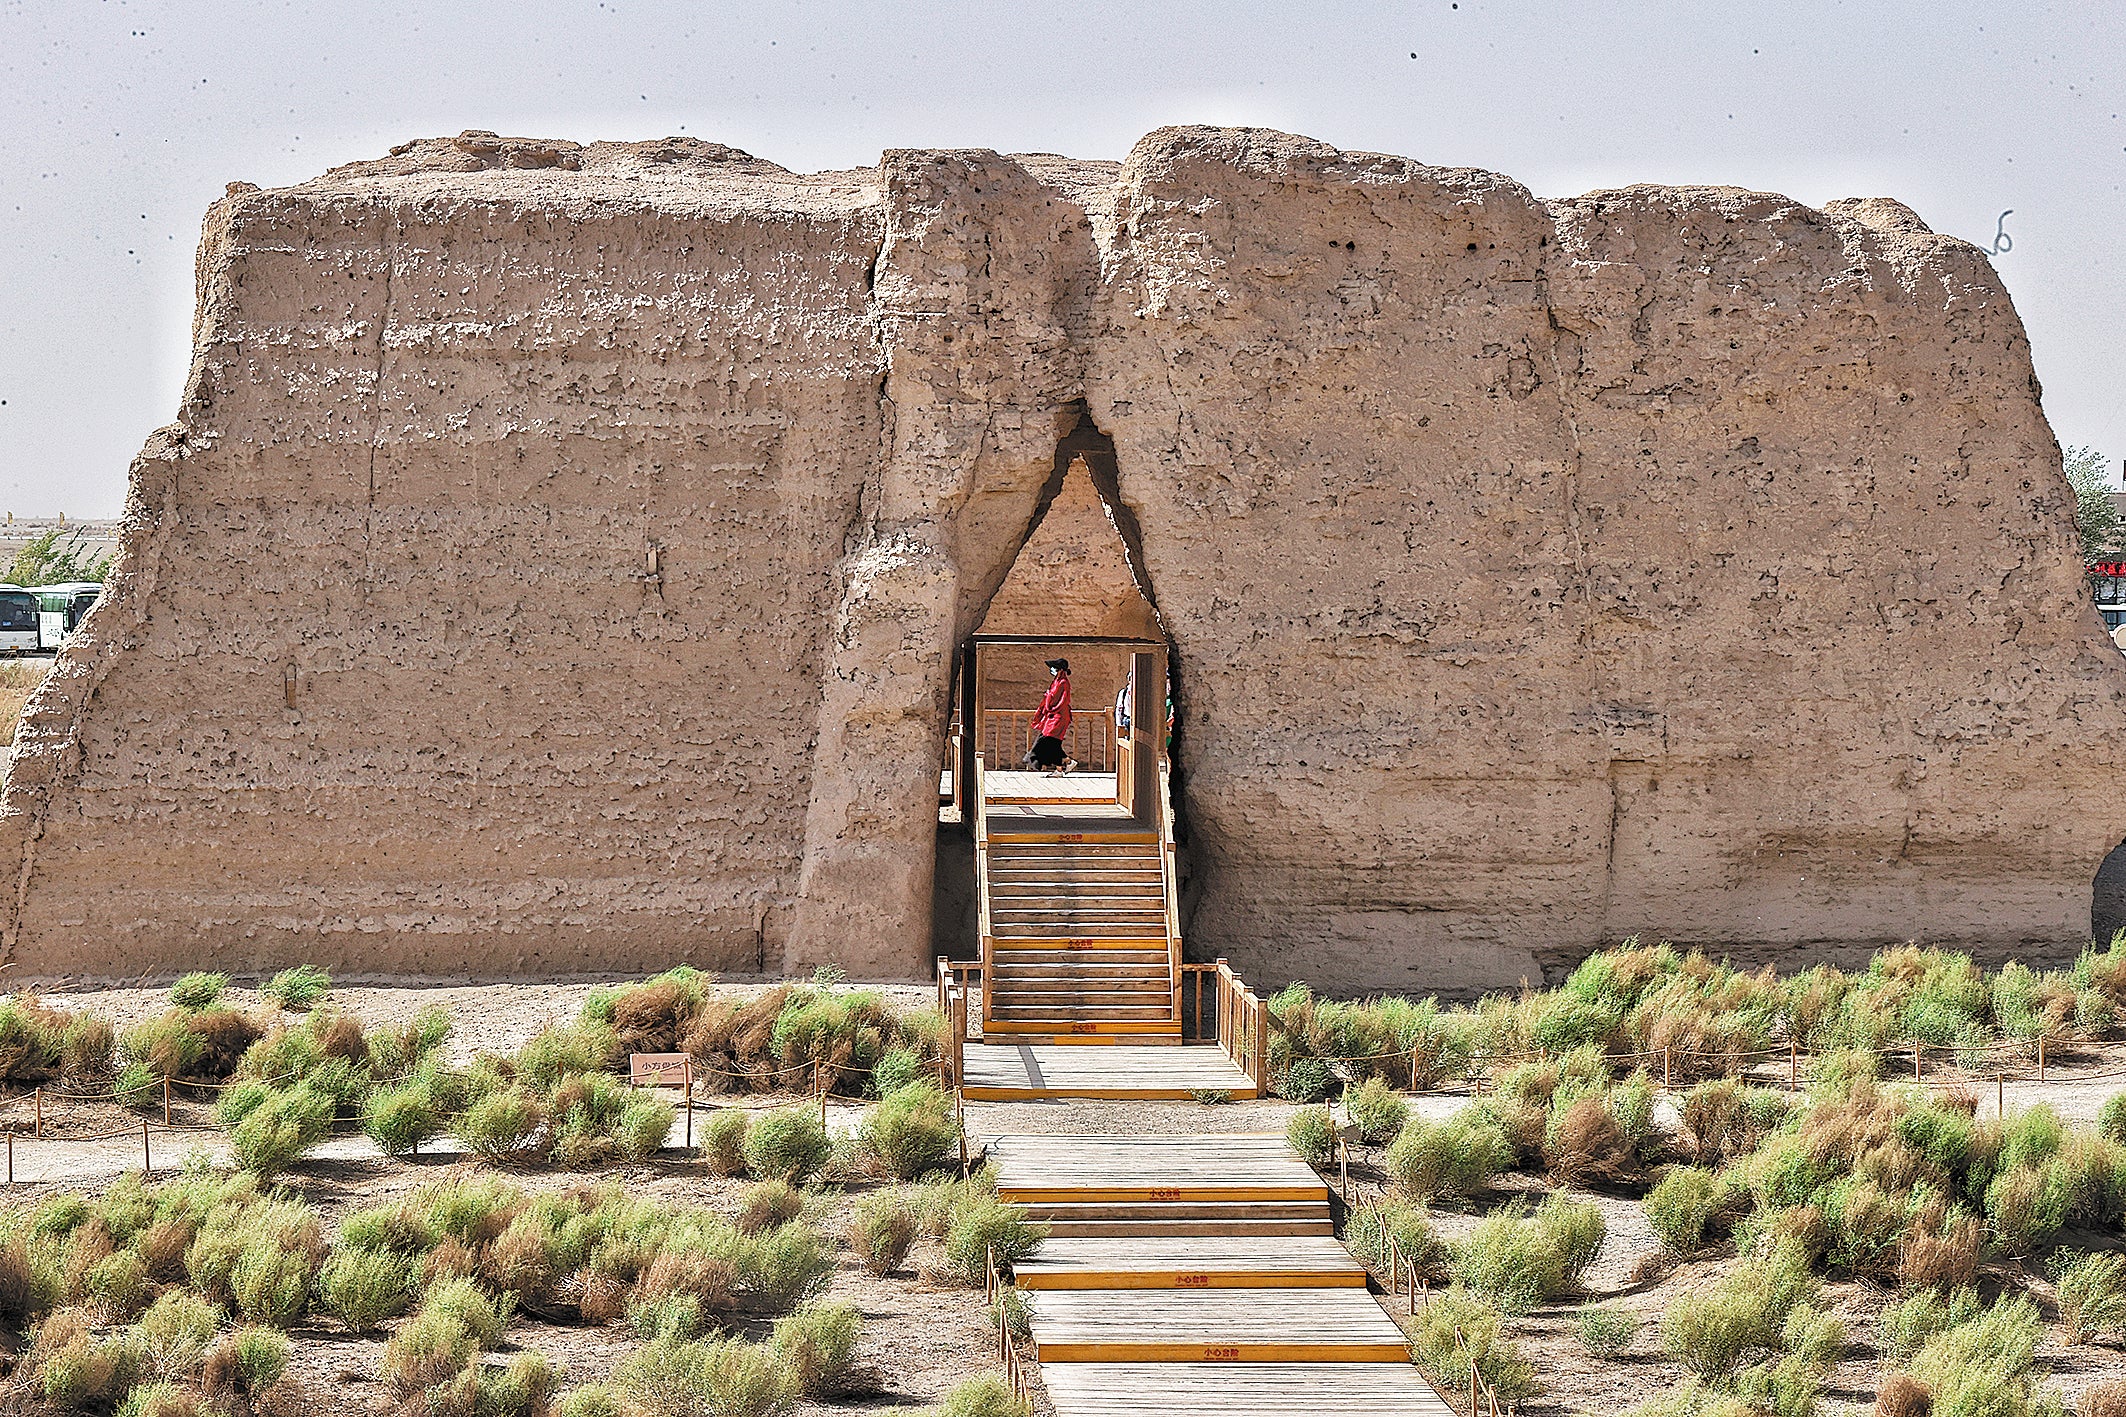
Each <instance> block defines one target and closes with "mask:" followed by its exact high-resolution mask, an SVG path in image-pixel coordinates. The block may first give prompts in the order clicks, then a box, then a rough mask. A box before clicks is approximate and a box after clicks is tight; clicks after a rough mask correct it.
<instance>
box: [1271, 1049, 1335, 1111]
mask: <svg viewBox="0 0 2126 1417" xmlns="http://www.w3.org/2000/svg"><path fill="white" fill-rule="evenodd" d="M1337 1086H1338V1084H1337V1079H1336V1074H1335V1072H1334V1071H1333V1070H1332V1069H1331V1068H1330V1067H1329V1065H1328V1064H1327V1063H1326V1062H1324V1061H1322V1060H1321V1059H1320V1058H1294V1059H1293V1060H1292V1061H1291V1064H1290V1065H1289V1066H1287V1067H1286V1068H1285V1070H1284V1073H1283V1075H1282V1076H1281V1077H1279V1078H1278V1079H1277V1095H1278V1096H1279V1097H1282V1098H1284V1099H1286V1100H1287V1101H1290V1102H1299V1103H1308V1102H1320V1101H1321V1100H1322V1099H1324V1098H1327V1097H1333V1096H1334V1095H1335V1094H1336V1089H1337Z"/></svg>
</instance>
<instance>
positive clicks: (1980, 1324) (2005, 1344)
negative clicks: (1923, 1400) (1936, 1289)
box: [1911, 1295, 2044, 1417]
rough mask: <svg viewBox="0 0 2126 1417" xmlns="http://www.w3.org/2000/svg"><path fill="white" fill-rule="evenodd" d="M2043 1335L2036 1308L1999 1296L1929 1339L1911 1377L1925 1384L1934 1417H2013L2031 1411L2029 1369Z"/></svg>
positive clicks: (2017, 1297) (2016, 1298)
mask: <svg viewBox="0 0 2126 1417" xmlns="http://www.w3.org/2000/svg"><path fill="white" fill-rule="evenodd" d="M2043 1335H2044V1325H2043V1323H2042V1322H2041V1321H2040V1320H2039V1318H2038V1312H2037V1305H2035V1304H2033V1303H2032V1302H2031V1301H2030V1300H2029V1299H2028V1298H2026V1297H2023V1296H2021V1295H2014V1296H2003V1297H2002V1298H2000V1299H1997V1300H1995V1301H1994V1303H1993V1305H1992V1307H1990V1308H1988V1309H1986V1310H1985V1311H1984V1312H1983V1313H1981V1314H1979V1315H1978V1317H1976V1318H1974V1319H1971V1320H1969V1321H1968V1322H1965V1323H1961V1324H1958V1325H1956V1326H1955V1327H1953V1328H1948V1329H1944V1330H1942V1331H1941V1332H1940V1333H1937V1334H1935V1335H1934V1336H1933V1337H1931V1338H1929V1339H1928V1340H1927V1341H1926V1343H1925V1344H1924V1345H1922V1346H1921V1348H1920V1350H1919V1352H1918V1353H1917V1354H1916V1355H1914V1357H1913V1359H1912V1365H1911V1370H1912V1376H1913V1377H1915V1378H1917V1379H1918V1380H1919V1381H1920V1382H1922V1383H1925V1384H1926V1385H1927V1389H1928V1391H1929V1392H1930V1393H1931V1394H1932V1410H1933V1412H1934V1414H1935V1417H1995V1415H1996V1414H1999V1415H2000V1417H2019V1414H2025V1413H2028V1412H2029V1411H2030V1408H2031V1379H2030V1366H2031V1362H2032V1360H2033V1358H2034V1357H2035V1356H2036V1353H2037V1345H2038V1342H2039V1340H2040V1339H2041V1338H2042V1337H2043Z"/></svg>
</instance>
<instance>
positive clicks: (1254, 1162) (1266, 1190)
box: [989, 1048, 1329, 1204]
mask: <svg viewBox="0 0 2126 1417" xmlns="http://www.w3.org/2000/svg"><path fill="white" fill-rule="evenodd" d="M1179 1064H1188V1065H1192V1066H1195V1067H1198V1068H1201V1069H1203V1070H1204V1071H1206V1072H1207V1073H1208V1072H1217V1071H1220V1070H1223V1069H1226V1068H1229V1067H1230V1063H1229V1062H1228V1061H1227V1060H1226V1058H1225V1055H1224V1054H1223V1053H1222V1052H1220V1051H1219V1050H1217V1049H1215V1048H1203V1049H1199V1050H1197V1052H1195V1053H1193V1054H1191V1055H1189V1056H1188V1057H1187V1058H1185V1059H1174V1060H1172V1063H1170V1064H1169V1066H1172V1065H1179ZM989 1156H990V1159H991V1160H993V1161H995V1162H996V1164H997V1194H998V1195H999V1196H1000V1197H1002V1198H1003V1199H1005V1200H1011V1201H1028V1200H1038V1201H1051V1200H1053V1201H1095V1200H1107V1201H1137V1202H1143V1203H1146V1204H1171V1203H1172V1202H1174V1201H1176V1200H1190V1201H1198V1200H1201V1201H1225V1200H1291V1201H1321V1202H1324V1203H1326V1202H1327V1200H1328V1198H1329V1187H1328V1183H1327V1182H1325V1181H1323V1180H1322V1179H1321V1177H1320V1176H1319V1175H1317V1174H1316V1173H1315V1171H1314V1168H1313V1167H1311V1166H1309V1165H1307V1164H1306V1163H1305V1162H1304V1161H1301V1160H1300V1159H1299V1158H1298V1157H1297V1156H1295V1155H1293V1154H1292V1149H1291V1147H1290V1146H1289V1145H1288V1144H1287V1143H1286V1141H1285V1139H1284V1134H1283V1133H1281V1132H1192V1133H1188V1134H1185V1135H1168V1134H1147V1135H1131V1136H1122V1135H1114V1134H1108V1133H1098V1132H1093V1133H1087V1132H1059V1133H1049V1134H1043V1135H1018V1136H1006V1137H997V1138H995V1139H994V1140H992V1141H991V1142H990V1143H989ZM1177 1189H1178V1190H1179V1191H1180V1194H1178V1195H1177V1194H1175V1192H1176V1190H1177Z"/></svg>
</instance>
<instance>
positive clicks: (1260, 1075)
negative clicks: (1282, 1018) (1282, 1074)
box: [1248, 991, 1270, 1092]
mask: <svg viewBox="0 0 2126 1417" xmlns="http://www.w3.org/2000/svg"><path fill="white" fill-rule="evenodd" d="M1248 997H1249V999H1250V1001H1251V1002H1252V1003H1253V1006H1254V1009H1255V1090H1256V1091H1257V1092H1265V1091H1268V1090H1269V1086H1270V1012H1269V1010H1268V1009H1265V1008H1264V1007H1263V1006H1262V1000H1260V999H1257V998H1255V996H1254V994H1253V992H1252V991H1250V993H1249V995H1248Z"/></svg>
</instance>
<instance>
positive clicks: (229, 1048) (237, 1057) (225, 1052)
mask: <svg viewBox="0 0 2126 1417" xmlns="http://www.w3.org/2000/svg"><path fill="white" fill-rule="evenodd" d="M185 1026H186V1027H187V1028H189V1029H191V1030H192V1031H193V1032H194V1033H196V1034H198V1035H199V1039H200V1042H201V1043H202V1044H203V1045H205V1046H204V1047H203V1048H202V1049H201V1050H200V1055H199V1064H198V1068H197V1071H196V1073H195V1076H198V1077H207V1078H225V1077H227V1076H229V1075H230V1074H231V1073H233V1072H235V1071H236V1065H237V1063H238V1062H239V1061H241V1060H242V1058H243V1056H244V1050H245V1049H246V1048H249V1047H250V1046H251V1045H252V1044H253V1043H256V1042H257V1041H258V1039H259V1036H260V1034H261V1033H262V1032H263V1031H264V1030H262V1029H260V1028H259V1026H258V1025H257V1024H256V1023H253V1022H252V1021H251V1018H250V1016H249V1015H247V1014H241V1013H238V1012H237V1011H236V1010H235V1009H208V1010H207V1011H206V1012H204V1013H197V1014H194V1015H192V1018H191V1021H190V1022H189V1023H187V1024H186V1025H185Z"/></svg>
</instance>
